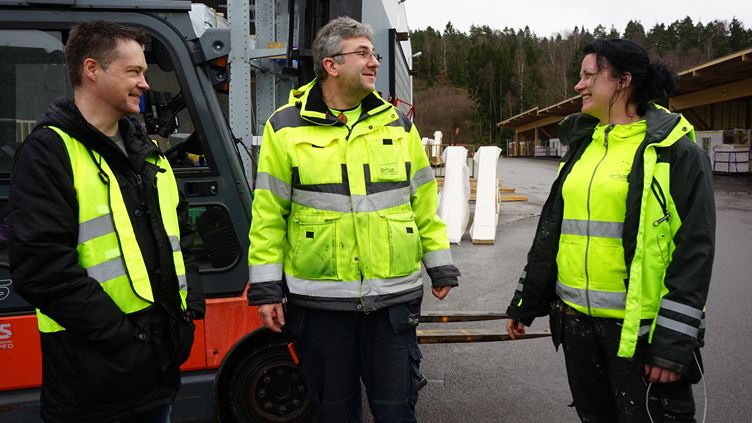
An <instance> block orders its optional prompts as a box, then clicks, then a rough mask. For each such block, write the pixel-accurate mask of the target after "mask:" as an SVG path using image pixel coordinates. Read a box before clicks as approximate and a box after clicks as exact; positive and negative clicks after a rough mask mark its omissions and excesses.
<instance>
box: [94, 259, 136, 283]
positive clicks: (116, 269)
mask: <svg viewBox="0 0 752 423" xmlns="http://www.w3.org/2000/svg"><path fill="white" fill-rule="evenodd" d="M86 273H87V274H88V275H89V277H92V278H94V279H96V280H97V281H98V282H99V283H104V282H107V281H109V280H111V279H115V278H117V277H119V276H124V275H125V274H126V273H125V264H124V263H123V258H122V257H120V256H118V257H115V258H114V259H112V260H108V261H106V262H104V263H99V264H96V265H94V266H91V267H87V268H86Z"/></svg>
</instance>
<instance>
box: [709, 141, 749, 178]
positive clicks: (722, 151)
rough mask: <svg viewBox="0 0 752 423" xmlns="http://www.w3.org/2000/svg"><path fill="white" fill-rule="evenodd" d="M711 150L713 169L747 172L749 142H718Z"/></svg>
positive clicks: (717, 170) (728, 171) (715, 170)
mask: <svg viewBox="0 0 752 423" xmlns="http://www.w3.org/2000/svg"><path fill="white" fill-rule="evenodd" d="M713 149H714V151H713V171H714V172H727V173H749V171H750V169H749V168H750V166H749V159H750V154H749V144H720V145H716V146H715V147H714V148H713Z"/></svg>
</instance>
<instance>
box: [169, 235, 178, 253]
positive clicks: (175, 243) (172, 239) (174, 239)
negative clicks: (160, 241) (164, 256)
mask: <svg viewBox="0 0 752 423" xmlns="http://www.w3.org/2000/svg"><path fill="white" fill-rule="evenodd" d="M170 247H172V251H173V252H176V251H180V238H178V237H176V236H175V235H170Z"/></svg>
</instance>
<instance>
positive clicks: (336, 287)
mask: <svg viewBox="0 0 752 423" xmlns="http://www.w3.org/2000/svg"><path fill="white" fill-rule="evenodd" d="M285 280H286V281H287V287H288V288H289V289H290V292H291V293H293V294H296V295H306V296H309V297H327V298H360V297H369V296H378V295H389V294H396V293H400V292H403V291H409V290H411V289H415V288H417V287H419V286H421V285H423V279H422V277H421V272H420V271H418V272H415V273H412V274H410V275H407V276H404V277H401V278H392V279H365V280H362V281H360V280H355V281H313V280H308V279H301V278H296V277H294V276H290V275H285Z"/></svg>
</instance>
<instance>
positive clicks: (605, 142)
mask: <svg viewBox="0 0 752 423" xmlns="http://www.w3.org/2000/svg"><path fill="white" fill-rule="evenodd" d="M613 127H614V126H613V125H608V126H607V127H606V130H605V131H604V135H603V147H605V148H606V151H604V152H603V157H601V160H600V161H599V162H598V164H596V165H595V169H593V175H592V176H591V177H590V183H589V184H588V191H587V229H586V232H585V233H586V238H585V300H586V301H587V309H588V316H591V315H592V312H591V310H590V308H591V307H590V273H589V272H588V254H589V252H590V193H591V191H592V188H593V181H594V180H595V173H596V172H597V171H598V168H599V167H600V165H601V163H603V161H604V160H606V155H608V133H609V132H611V129H612V128H613Z"/></svg>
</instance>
